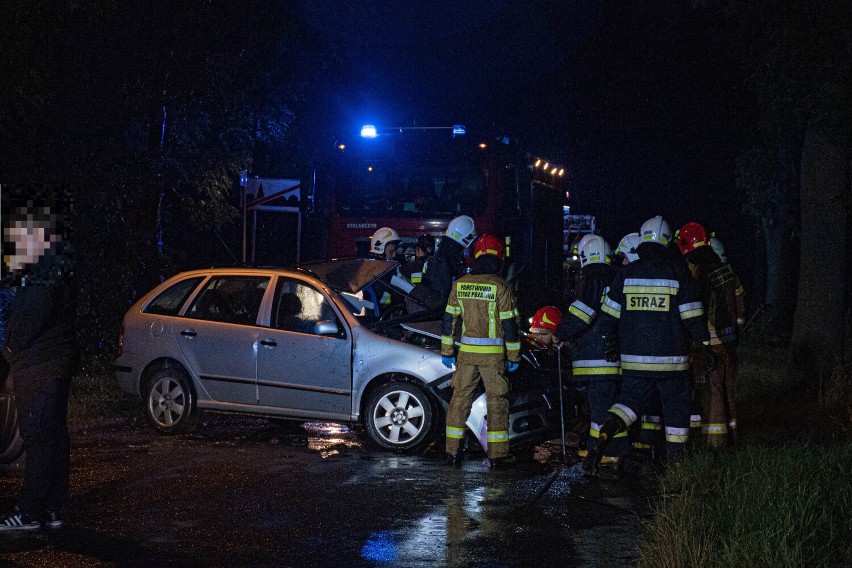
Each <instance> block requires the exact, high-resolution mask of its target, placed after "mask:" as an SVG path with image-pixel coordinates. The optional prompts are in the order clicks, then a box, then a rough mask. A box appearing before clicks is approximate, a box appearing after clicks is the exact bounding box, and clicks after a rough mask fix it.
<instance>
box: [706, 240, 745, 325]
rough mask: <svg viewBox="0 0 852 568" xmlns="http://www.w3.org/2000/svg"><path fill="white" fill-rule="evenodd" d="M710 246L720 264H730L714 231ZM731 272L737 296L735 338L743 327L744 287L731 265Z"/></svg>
mask: <svg viewBox="0 0 852 568" xmlns="http://www.w3.org/2000/svg"><path fill="white" fill-rule="evenodd" d="M710 247H711V248H712V249H713V252H715V253H716V256H718V257H719V260H721V261H722V264H724V265H726V266H731V265H730V263H729V262H728V255H727V253H726V252H725V245H723V244H722V241H720V240H719V239H718V238H716V234H715V233H710ZM731 272H732V273H733V275H734V284H735V285H736V296H737V338H738V339H739V336H740V333H742V331H743V328H744V327H745V323H746V320H745V316H746V310H745V288H743V284H742V282H741V281H740V277H739V276H737V273H736V272H734V269H733V267H731Z"/></svg>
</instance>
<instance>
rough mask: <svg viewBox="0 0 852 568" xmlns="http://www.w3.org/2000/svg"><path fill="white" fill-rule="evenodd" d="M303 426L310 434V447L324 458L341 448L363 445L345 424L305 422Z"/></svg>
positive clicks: (338, 451)
mask: <svg viewBox="0 0 852 568" xmlns="http://www.w3.org/2000/svg"><path fill="white" fill-rule="evenodd" d="M302 428H304V429H305V432H306V433H307V435H308V449H309V450H314V451H318V452H319V453H320V455H321V456H322V457H323V458H327V457H331V456H333V455H337V454H339V453H340V449H341V448H360V447H361V440H360V439H359V438H358V436H357V435H356V434H355V433H354V432H352V430H351V429H350V428H349V427H348V426H346V425H345V424H339V423H336V422H305V423H304V424H302Z"/></svg>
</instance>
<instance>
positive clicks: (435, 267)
mask: <svg viewBox="0 0 852 568" xmlns="http://www.w3.org/2000/svg"><path fill="white" fill-rule="evenodd" d="M464 269H465V262H464V248H463V247H462V246H461V245H460V244H458V243H457V242H455V241H454V240H452V239H451V238H449V237H444V238H443V239H441V245H440V246H439V247H438V252H437V253H435V255H434V256H432V257H430V258H429V260H427V261H426V264H425V265H424V267H423V283H424V284H426V285H427V286H429V287H431V288H433V289H435V290H437V291H438V292H439V293H440V294H441V302H442V303H443V304H444V305H446V303H447V298H448V297H449V295H450V289H451V288H452V287H453V281H454V280H455V279H456V278H458V277H459V276H461V275H462V274H464Z"/></svg>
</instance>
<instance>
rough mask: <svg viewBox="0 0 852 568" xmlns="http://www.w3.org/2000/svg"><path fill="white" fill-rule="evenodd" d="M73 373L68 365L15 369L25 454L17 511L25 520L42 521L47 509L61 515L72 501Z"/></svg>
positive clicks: (45, 364)
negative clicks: (70, 427) (70, 425)
mask: <svg viewBox="0 0 852 568" xmlns="http://www.w3.org/2000/svg"><path fill="white" fill-rule="evenodd" d="M71 370H72V366H71V364H70V362H66V361H51V362H49V363H44V364H40V365H37V366H34V367H29V368H26V369H16V368H15V366H13V367H12V380H13V381H14V385H15V402H16V404H17V407H18V428H19V429H20V432H21V437H22V438H23V440H24V450H25V451H26V452H27V457H26V464H25V466H24V485H23V488H22V490H21V494H20V495H19V497H18V508H19V509H20V510H21V512H22V513H24V515H26V516H27V517H31V518H40V517H41V515H42V514H43V513H44V512H45V511H60V510H61V509H62V507H63V506H64V505H65V504H66V503H67V501H68V497H69V490H68V486H69V477H70V455H71V441H70V437H69V435H68V396H69V390H70V387H71Z"/></svg>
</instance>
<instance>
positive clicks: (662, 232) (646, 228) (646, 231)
mask: <svg viewBox="0 0 852 568" xmlns="http://www.w3.org/2000/svg"><path fill="white" fill-rule="evenodd" d="M639 236H640V237H641V238H642V242H643V243H659V244H661V245H663V246H664V247H667V246H669V242H671V240H672V230H671V228H669V224H668V223H666V220H665V219H663V218H662V217H661V216H660V215H657V216H656V217H652V218H650V219H648V220H647V221H645V222H644V223H642V228H641V229H639Z"/></svg>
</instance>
